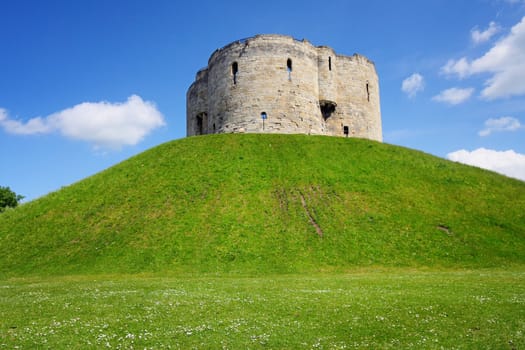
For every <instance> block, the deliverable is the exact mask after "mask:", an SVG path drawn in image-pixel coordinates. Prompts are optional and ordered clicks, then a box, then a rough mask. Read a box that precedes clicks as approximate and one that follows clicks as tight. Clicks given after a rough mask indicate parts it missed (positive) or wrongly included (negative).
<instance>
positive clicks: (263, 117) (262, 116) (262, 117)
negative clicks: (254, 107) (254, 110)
mask: <svg viewBox="0 0 525 350" xmlns="http://www.w3.org/2000/svg"><path fill="white" fill-rule="evenodd" d="M261 119H262V123H263V127H262V128H263V130H264V122H265V120H266V119H268V114H266V112H261Z"/></svg>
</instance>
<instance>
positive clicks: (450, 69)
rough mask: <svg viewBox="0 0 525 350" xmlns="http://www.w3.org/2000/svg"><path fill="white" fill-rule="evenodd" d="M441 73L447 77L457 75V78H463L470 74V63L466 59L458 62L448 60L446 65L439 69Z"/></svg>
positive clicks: (463, 58)
mask: <svg viewBox="0 0 525 350" xmlns="http://www.w3.org/2000/svg"><path fill="white" fill-rule="evenodd" d="M441 71H442V72H443V73H445V74H448V75H453V74H457V76H458V77H459V78H464V77H466V76H468V75H469V74H470V72H469V71H470V63H469V62H468V60H467V59H466V57H462V58H460V59H459V60H457V61H456V60H448V62H447V64H445V65H444V66H443V67H441Z"/></svg>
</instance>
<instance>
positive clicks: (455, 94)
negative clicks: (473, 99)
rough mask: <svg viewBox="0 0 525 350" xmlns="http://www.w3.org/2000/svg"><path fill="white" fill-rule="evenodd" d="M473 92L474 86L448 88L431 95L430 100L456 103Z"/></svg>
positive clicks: (466, 98) (465, 98)
mask: <svg viewBox="0 0 525 350" xmlns="http://www.w3.org/2000/svg"><path fill="white" fill-rule="evenodd" d="M473 92H474V88H466V89H460V88H450V89H446V90H443V91H441V92H440V93H439V95H436V96H434V97H432V100H434V101H438V102H444V103H448V104H451V105H457V104H460V103H462V102H465V101H466V100H468V99H469V98H470V96H472V93H473Z"/></svg>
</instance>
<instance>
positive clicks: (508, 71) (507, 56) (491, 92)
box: [441, 17, 525, 100]
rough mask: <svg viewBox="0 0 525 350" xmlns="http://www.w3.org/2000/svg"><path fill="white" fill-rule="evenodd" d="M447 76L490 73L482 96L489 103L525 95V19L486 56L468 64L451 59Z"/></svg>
mask: <svg viewBox="0 0 525 350" xmlns="http://www.w3.org/2000/svg"><path fill="white" fill-rule="evenodd" d="M441 70H442V72H444V73H445V74H451V75H454V74H455V75H457V76H458V77H459V78H464V77H466V76H470V75H474V74H481V73H489V74H491V77H490V78H489V79H487V80H486V81H485V88H484V89H483V90H482V91H481V96H482V97H483V98H485V99H487V100H492V99H496V98H502V97H509V96H515V95H524V94H525V17H523V18H522V19H521V21H520V22H519V23H518V24H516V25H515V26H513V27H512V29H511V31H510V33H508V34H507V35H506V36H505V37H503V38H502V39H501V40H499V41H497V42H496V43H495V44H494V45H493V46H492V48H490V50H489V51H487V52H486V53H485V54H484V55H483V56H481V57H479V58H477V59H474V60H472V61H470V62H469V61H468V60H467V59H466V58H465V57H463V58H461V59H459V60H449V61H448V62H447V64H446V65H445V66H443V67H442V69H441Z"/></svg>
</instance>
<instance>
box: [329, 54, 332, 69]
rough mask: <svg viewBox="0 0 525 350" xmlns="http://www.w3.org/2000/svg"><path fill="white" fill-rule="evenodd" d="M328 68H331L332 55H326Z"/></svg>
mask: <svg viewBox="0 0 525 350" xmlns="http://www.w3.org/2000/svg"><path fill="white" fill-rule="evenodd" d="M328 70H332V57H330V56H328Z"/></svg>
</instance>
